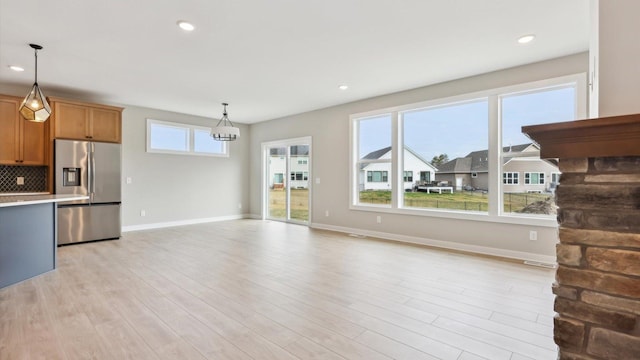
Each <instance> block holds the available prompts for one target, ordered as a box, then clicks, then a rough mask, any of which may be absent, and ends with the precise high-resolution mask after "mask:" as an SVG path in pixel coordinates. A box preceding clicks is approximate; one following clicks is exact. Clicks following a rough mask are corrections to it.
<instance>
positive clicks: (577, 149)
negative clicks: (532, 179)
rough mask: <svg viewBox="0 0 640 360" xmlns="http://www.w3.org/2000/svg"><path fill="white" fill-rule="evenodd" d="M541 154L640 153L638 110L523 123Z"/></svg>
mask: <svg viewBox="0 0 640 360" xmlns="http://www.w3.org/2000/svg"><path fill="white" fill-rule="evenodd" d="M522 132H523V133H525V134H527V135H528V136H529V137H530V138H531V139H533V140H534V141H535V142H536V143H538V144H539V145H540V157H541V158H587V157H611V156H640V114H632V115H622V116H612V117H603V118H597V119H588V120H578V121H570V122H562V123H554V124H543V125H532V126H523V127H522Z"/></svg>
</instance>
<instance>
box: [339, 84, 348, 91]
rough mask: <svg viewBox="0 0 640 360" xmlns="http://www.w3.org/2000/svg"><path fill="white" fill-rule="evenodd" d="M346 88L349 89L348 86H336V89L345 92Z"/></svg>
mask: <svg viewBox="0 0 640 360" xmlns="http://www.w3.org/2000/svg"><path fill="white" fill-rule="evenodd" d="M348 88H349V86H348V85H340V86H338V89H340V90H347V89H348Z"/></svg>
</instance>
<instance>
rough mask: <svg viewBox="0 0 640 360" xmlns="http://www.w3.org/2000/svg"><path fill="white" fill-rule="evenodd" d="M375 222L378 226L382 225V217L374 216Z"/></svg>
mask: <svg viewBox="0 0 640 360" xmlns="http://www.w3.org/2000/svg"><path fill="white" fill-rule="evenodd" d="M376 222H377V223H378V224H380V223H382V216H380V215H378V216H376Z"/></svg>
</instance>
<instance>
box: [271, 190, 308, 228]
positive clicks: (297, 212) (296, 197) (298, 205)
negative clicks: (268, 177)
mask: <svg viewBox="0 0 640 360" xmlns="http://www.w3.org/2000/svg"><path fill="white" fill-rule="evenodd" d="M286 194H287V192H286V190H285V189H277V190H269V217H272V218H278V219H285V218H286V217H287V213H286V207H285V202H286V196H287V195H286ZM291 219H292V220H299V221H309V190H308V189H291Z"/></svg>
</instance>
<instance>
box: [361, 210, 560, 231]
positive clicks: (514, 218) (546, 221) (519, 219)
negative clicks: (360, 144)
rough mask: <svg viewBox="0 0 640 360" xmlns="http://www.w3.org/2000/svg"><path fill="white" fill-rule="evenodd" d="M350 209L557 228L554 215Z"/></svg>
mask: <svg viewBox="0 0 640 360" xmlns="http://www.w3.org/2000/svg"><path fill="white" fill-rule="evenodd" d="M349 209H350V210H355V211H368V212H380V213H387V214H397V215H409V216H424V217H432V218H443V219H455V220H467V221H483V222H492V223H501V224H513V225H526V226H539V227H550V228H557V227H558V222H557V220H556V217H555V216H554V215H532V216H524V215H519V214H511V213H509V214H503V215H498V216H496V215H490V214H489V213H486V212H478V211H455V210H448V211H447V210H431V209H412V208H401V209H394V208H391V207H390V206H389V205H385V206H382V205H351V206H349Z"/></svg>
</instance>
